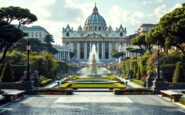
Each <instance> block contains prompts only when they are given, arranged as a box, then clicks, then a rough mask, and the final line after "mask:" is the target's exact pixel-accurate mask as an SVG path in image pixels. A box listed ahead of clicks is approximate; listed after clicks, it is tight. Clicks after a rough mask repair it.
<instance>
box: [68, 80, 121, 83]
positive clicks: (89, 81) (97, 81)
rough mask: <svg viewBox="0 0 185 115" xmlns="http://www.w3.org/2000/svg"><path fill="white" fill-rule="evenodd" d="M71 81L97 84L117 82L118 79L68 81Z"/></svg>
mask: <svg viewBox="0 0 185 115" xmlns="http://www.w3.org/2000/svg"><path fill="white" fill-rule="evenodd" d="M67 82H69V83H84V84H86V83H95V84H101V83H117V82H118V81H115V80H106V79H95V80H93V79H90V80H71V81H67Z"/></svg>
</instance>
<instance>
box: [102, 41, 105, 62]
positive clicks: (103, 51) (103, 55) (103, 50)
mask: <svg viewBox="0 0 185 115" xmlns="http://www.w3.org/2000/svg"><path fill="white" fill-rule="evenodd" d="M104 45H105V43H104V42H102V60H104V59H105V47H104Z"/></svg>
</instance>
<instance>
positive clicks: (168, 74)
mask: <svg viewBox="0 0 185 115" xmlns="http://www.w3.org/2000/svg"><path fill="white" fill-rule="evenodd" d="M175 66H176V65H175V64H165V65H161V66H160V69H161V71H162V74H163V79H164V80H166V81H168V82H172V78H173V73H174V71H175Z"/></svg>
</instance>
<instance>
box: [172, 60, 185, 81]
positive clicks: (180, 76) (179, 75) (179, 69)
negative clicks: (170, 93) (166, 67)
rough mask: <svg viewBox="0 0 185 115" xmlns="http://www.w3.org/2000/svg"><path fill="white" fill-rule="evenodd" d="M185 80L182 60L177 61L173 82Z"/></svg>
mask: <svg viewBox="0 0 185 115" xmlns="http://www.w3.org/2000/svg"><path fill="white" fill-rule="evenodd" d="M178 82H185V73H184V68H183V63H182V62H177V64H176V68H175V72H174V74H173V83H178Z"/></svg>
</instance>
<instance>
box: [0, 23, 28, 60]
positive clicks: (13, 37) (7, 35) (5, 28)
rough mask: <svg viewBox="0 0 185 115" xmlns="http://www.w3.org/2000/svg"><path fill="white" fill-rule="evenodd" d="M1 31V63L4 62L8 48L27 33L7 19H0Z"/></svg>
mask: <svg viewBox="0 0 185 115" xmlns="http://www.w3.org/2000/svg"><path fill="white" fill-rule="evenodd" d="M0 32H1V34H0V50H2V52H3V54H2V56H1V59H0V63H2V62H3V60H4V59H5V56H6V53H7V51H8V49H9V48H10V47H11V46H12V45H13V44H14V43H15V42H17V41H18V40H20V39H22V38H23V37H24V36H26V35H27V34H25V33H24V32H22V31H21V30H20V29H18V28H16V27H14V26H13V25H10V24H8V23H7V22H5V21H0Z"/></svg>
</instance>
